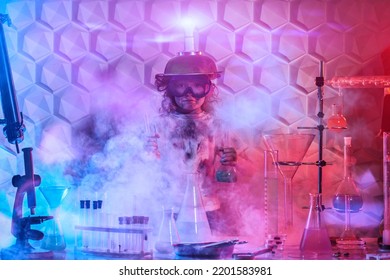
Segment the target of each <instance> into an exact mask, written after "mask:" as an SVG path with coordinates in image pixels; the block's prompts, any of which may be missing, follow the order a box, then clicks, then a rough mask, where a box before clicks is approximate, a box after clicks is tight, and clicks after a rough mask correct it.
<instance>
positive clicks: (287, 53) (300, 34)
mask: <svg viewBox="0 0 390 280" xmlns="http://www.w3.org/2000/svg"><path fill="white" fill-rule="evenodd" d="M272 41H273V42H274V46H273V50H272V52H273V53H275V54H276V55H278V56H280V57H283V58H284V59H286V60H287V61H289V62H290V61H292V60H294V59H297V58H298V57H300V56H302V55H304V54H305V53H306V52H307V49H308V39H307V33H306V32H304V31H302V30H301V29H300V28H298V27H297V26H294V25H291V24H287V25H285V26H283V27H281V28H279V29H276V30H275V31H274V32H273V34H272Z"/></svg>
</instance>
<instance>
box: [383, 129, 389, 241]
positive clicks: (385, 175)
mask: <svg viewBox="0 0 390 280" xmlns="http://www.w3.org/2000/svg"><path fill="white" fill-rule="evenodd" d="M389 188H390V132H383V197H384V211H383V212H384V213H383V233H382V244H381V245H382V248H383V249H390V189H389Z"/></svg>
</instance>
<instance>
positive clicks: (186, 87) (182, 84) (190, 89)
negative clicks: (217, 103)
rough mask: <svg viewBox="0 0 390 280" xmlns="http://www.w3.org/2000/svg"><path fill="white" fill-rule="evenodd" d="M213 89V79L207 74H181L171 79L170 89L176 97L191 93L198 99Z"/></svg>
mask: <svg viewBox="0 0 390 280" xmlns="http://www.w3.org/2000/svg"><path fill="white" fill-rule="evenodd" d="M210 90H211V81H210V79H208V78H207V77H205V76H198V77H197V76H191V77H186V76H180V77H173V78H171V80H170V81H169V84H168V91H169V93H170V94H172V95H173V96H175V97H183V96H185V95H187V94H190V95H191V96H193V97H194V98H196V99H200V98H203V97H205V96H206V95H207V94H208V93H209V92H210Z"/></svg>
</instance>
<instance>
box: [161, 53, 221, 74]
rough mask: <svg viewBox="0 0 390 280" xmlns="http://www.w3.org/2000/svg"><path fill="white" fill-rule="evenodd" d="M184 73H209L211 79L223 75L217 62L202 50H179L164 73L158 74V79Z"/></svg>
mask: <svg viewBox="0 0 390 280" xmlns="http://www.w3.org/2000/svg"><path fill="white" fill-rule="evenodd" d="M182 75H208V76H209V78H210V79H215V78H218V77H220V76H221V71H217V66H216V65H215V62H214V61H213V60H212V59H211V58H210V57H208V56H206V55H204V54H202V53H201V52H179V53H178V55H177V56H175V57H173V58H171V59H170V60H169V61H168V63H167V65H166V66H165V70H164V73H162V74H157V75H156V79H161V78H164V77H171V76H182Z"/></svg>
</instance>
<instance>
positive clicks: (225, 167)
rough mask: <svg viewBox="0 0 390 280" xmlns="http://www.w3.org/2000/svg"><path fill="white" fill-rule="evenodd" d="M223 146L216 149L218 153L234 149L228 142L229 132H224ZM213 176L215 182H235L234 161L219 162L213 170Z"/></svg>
mask: <svg viewBox="0 0 390 280" xmlns="http://www.w3.org/2000/svg"><path fill="white" fill-rule="evenodd" d="M223 142H224V143H223V146H222V147H220V148H219V149H218V152H219V154H220V155H222V154H223V153H225V152H228V151H229V150H231V149H234V148H233V147H232V146H231V144H230V142H231V141H230V133H229V132H225V133H224V140H223ZM215 178H216V180H217V182H221V183H235V182H237V170H236V166H235V163H231V162H229V163H227V162H221V163H220V165H219V166H218V168H217V170H216V171H215Z"/></svg>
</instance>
